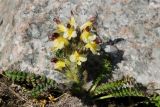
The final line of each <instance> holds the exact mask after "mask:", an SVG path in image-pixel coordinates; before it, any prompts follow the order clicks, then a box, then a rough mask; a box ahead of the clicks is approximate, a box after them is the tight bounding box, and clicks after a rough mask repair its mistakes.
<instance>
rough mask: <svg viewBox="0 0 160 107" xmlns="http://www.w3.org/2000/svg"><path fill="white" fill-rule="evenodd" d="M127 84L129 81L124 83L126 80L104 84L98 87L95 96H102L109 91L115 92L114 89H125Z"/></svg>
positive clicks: (94, 92)
mask: <svg viewBox="0 0 160 107" xmlns="http://www.w3.org/2000/svg"><path fill="white" fill-rule="evenodd" d="M127 83H128V81H124V80H117V81H113V82H108V83H104V84H102V85H100V86H98V87H97V88H96V89H95V90H94V91H93V95H100V94H104V93H107V92H108V91H109V90H114V89H117V88H120V87H123V86H124V85H125V84H127Z"/></svg>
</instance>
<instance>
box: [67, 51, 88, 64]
mask: <svg viewBox="0 0 160 107" xmlns="http://www.w3.org/2000/svg"><path fill="white" fill-rule="evenodd" d="M70 61H71V62H76V63H77V64H78V65H81V63H82V62H85V61H87V58H85V57H83V56H81V55H80V54H79V53H78V52H77V51H75V52H74V53H73V54H72V55H71V56H70Z"/></svg>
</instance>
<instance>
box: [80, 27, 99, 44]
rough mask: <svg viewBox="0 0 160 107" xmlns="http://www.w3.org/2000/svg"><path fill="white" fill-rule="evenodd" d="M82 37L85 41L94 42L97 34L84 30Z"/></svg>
mask: <svg viewBox="0 0 160 107" xmlns="http://www.w3.org/2000/svg"><path fill="white" fill-rule="evenodd" d="M80 39H81V40H82V41H83V42H84V43H88V42H92V41H94V40H95V39H96V35H92V34H91V33H90V32H88V31H86V30H84V31H83V32H82V34H81V36H80Z"/></svg>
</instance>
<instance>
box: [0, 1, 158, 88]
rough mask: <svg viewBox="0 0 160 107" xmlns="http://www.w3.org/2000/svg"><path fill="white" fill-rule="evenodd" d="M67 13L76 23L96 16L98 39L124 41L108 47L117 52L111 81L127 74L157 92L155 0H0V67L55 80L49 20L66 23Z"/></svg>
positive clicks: (156, 17) (51, 29)
mask: <svg viewBox="0 0 160 107" xmlns="http://www.w3.org/2000/svg"><path fill="white" fill-rule="evenodd" d="M71 10H73V12H74V14H75V18H76V20H77V23H78V24H82V23H84V22H85V21H86V20H87V19H88V18H89V17H91V16H97V32H98V34H99V36H100V37H101V38H103V41H107V38H110V39H112V40H115V39H117V38H123V39H125V41H123V42H119V43H115V44H114V47H117V49H118V52H119V51H122V52H123V55H120V56H121V57H123V58H121V60H119V61H118V62H117V63H116V65H117V69H115V70H114V75H113V76H114V78H115V79H117V78H121V76H123V75H130V76H133V77H134V78H136V80H137V81H138V82H141V83H143V84H148V83H155V86H156V88H160V78H159V77H160V64H159V63H160V2H159V0H0V32H1V34H0V66H1V67H2V68H3V69H8V68H20V69H21V70H27V71H32V72H35V73H37V74H43V73H44V74H46V75H47V76H50V77H52V78H58V76H55V73H53V72H54V71H52V70H53V65H52V64H51V63H50V61H49V59H50V57H51V53H50V49H49V47H50V46H51V45H52V43H51V42H48V39H47V35H48V33H49V32H52V31H53V29H54V28H55V26H54V23H53V21H52V19H53V18H54V17H57V16H58V17H60V18H61V19H62V20H63V21H67V18H69V17H70V11H71ZM46 71H47V72H46ZM56 73H57V72H56ZM57 74H58V73H57Z"/></svg>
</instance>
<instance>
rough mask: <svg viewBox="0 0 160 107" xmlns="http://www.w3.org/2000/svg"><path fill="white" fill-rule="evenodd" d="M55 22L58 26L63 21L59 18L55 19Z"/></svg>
mask: <svg viewBox="0 0 160 107" xmlns="http://www.w3.org/2000/svg"><path fill="white" fill-rule="evenodd" d="M53 21H54V22H56V23H57V24H60V23H61V21H60V20H59V19H58V18H54V19H53Z"/></svg>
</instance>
